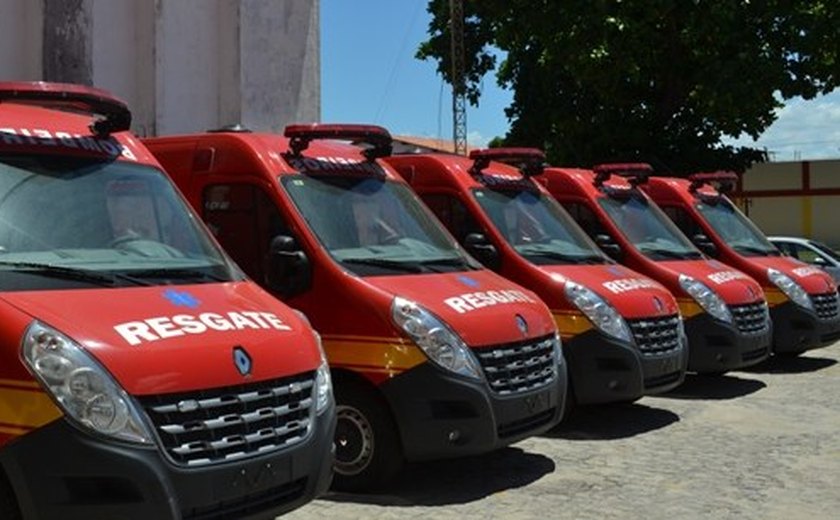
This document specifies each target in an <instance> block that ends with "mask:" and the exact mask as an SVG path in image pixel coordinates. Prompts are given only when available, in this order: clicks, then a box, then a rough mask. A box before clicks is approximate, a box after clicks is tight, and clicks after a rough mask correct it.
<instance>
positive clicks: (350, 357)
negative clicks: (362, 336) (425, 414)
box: [324, 336, 426, 377]
mask: <svg viewBox="0 0 840 520" xmlns="http://www.w3.org/2000/svg"><path fill="white" fill-rule="evenodd" d="M324 350H325V351H326V353H327V359H328V360H329V362H330V365H333V366H337V367H344V368H349V369H351V370H357V371H363V372H375V373H385V374H388V375H389V376H390V377H393V376H395V375H397V374H400V373H401V372H405V371H406V370H408V369H410V368H413V367H415V366H417V365H419V364H421V363H425V362H426V355H425V354H423V352H421V351H420V349H419V348H418V347H417V346H416V345H414V344H413V343H411V342H409V341H408V340H400V339H398V338H394V339H392V340H390V341H387V338H377V341H375V342H374V341H358V340H355V339H354V340H352V341H348V340H335V339H333V337H326V336H325V337H324Z"/></svg>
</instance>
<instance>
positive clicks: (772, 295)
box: [762, 287, 788, 307]
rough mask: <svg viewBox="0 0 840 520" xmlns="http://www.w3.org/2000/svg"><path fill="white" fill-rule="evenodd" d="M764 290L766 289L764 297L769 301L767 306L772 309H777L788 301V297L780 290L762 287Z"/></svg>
mask: <svg viewBox="0 0 840 520" xmlns="http://www.w3.org/2000/svg"><path fill="white" fill-rule="evenodd" d="M762 289H764V297H765V298H766V299H767V305H769V306H770V307H775V306H776V305H779V304H780V303H785V302H786V301H788V297H787V296H785V293H783V292H782V291H781V290H779V289H776V288H770V287H762Z"/></svg>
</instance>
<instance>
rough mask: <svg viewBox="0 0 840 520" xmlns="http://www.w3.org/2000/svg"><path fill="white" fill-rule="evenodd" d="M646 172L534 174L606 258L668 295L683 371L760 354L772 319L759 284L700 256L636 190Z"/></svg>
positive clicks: (751, 360)
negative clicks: (676, 310)
mask: <svg viewBox="0 0 840 520" xmlns="http://www.w3.org/2000/svg"><path fill="white" fill-rule="evenodd" d="M649 172H650V167H649V166H647V165H605V166H603V167H600V168H598V167H596V171H590V170H579V169H567V168H546V169H545V171H544V173H543V174H542V175H541V176H540V181H541V182H542V183H543V184H544V185H545V186H546V188H547V189H548V191H549V192H550V193H551V194H552V196H554V197H555V198H556V199H557V200H558V201H559V202H560V203H561V204H563V206H564V207H565V208H566V210H567V211H569V213H570V214H571V215H572V217H574V219H575V220H576V221H577V222H578V223H579V224H580V225H581V227H583V229H584V230H585V231H586V232H587V233H588V234H589V235H590V236H591V237H593V238H594V239H595V242H596V243H598V244H599V245H600V246H601V247H602V248H603V249H604V250H605V251H606V252H608V253H610V254H611V256H613V258H616V259H617V260H618V261H619V262H621V263H622V264H624V265H626V266H628V267H630V268H631V269H634V270H636V271H639V272H641V273H644V274H645V275H647V276H649V277H651V278H653V279H654V280H657V281H658V282H660V283H661V284H662V285H664V286H665V287H667V288H668V289H669V290H670V291H671V292H672V293H673V294H674V296H675V297H676V299H677V302H678V304H679V306H680V311H681V313H682V316H683V319H684V320H685V329H686V334H687V335H688V345H689V361H688V369H689V370H691V371H695V372H704V373H721V372H726V371H728V370H732V369H736V368H742V367H745V366H748V365H752V364H755V363H758V362H760V361H762V360H764V359H766V358H767V356H768V355H769V354H770V343H771V338H772V326H771V322H770V319H769V313H768V307H767V302H766V301H765V298H764V294H763V292H762V290H761V286H760V285H759V284H758V283H757V282H756V281H755V280H753V279H752V278H750V277H749V276H747V275H746V274H744V273H743V272H741V271H738V270H736V269H734V268H732V267H730V266H728V265H724V264H722V263H721V262H719V261H717V260H710V259H708V258H706V257H704V255H703V254H702V253H701V252H700V251H698V250H697V249H696V248H695V247H694V246H693V245H692V244H691V242H690V241H689V240H688V239H687V238H686V237H685V236H683V234H682V233H681V232H680V231H679V229H677V227H676V226H675V225H674V224H673V223H672V222H671V221H670V220H669V219H668V218H667V217H666V216H665V215H664V214H663V213H662V211H661V210H659V208H657V207H656V204H655V203H653V202H652V201H651V200H650V198H649V197H647V195H645V194H644V192H643V191H642V190H640V189H639V186H640V185H643V184H644V182H645V181H646V179H647V175H648V174H649ZM623 175H629V177H625V176H623Z"/></svg>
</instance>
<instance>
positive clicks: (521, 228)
mask: <svg viewBox="0 0 840 520" xmlns="http://www.w3.org/2000/svg"><path fill="white" fill-rule="evenodd" d="M473 196H474V197H475V200H476V201H478V204H479V205H480V206H481V208H482V209H483V210H484V212H485V213H486V214H487V215H488V216H489V217H490V220H492V221H493V225H494V226H496V229H497V230H498V231H499V233H501V234H502V235H503V236H504V237H505V240H507V242H508V243H509V244H510V245H511V246H513V248H514V249H515V250H516V252H517V253H519V254H520V255H522V256H523V257H525V258H527V259H528V260H529V261H531V262H533V263H535V264H561V263H562V264H579V263H595V264H603V263H607V262H608V260H607V259H606V257H604V255H603V254H601V253H600V252H599V250H598V249H597V247H596V246H595V244H594V243H592V242H591V241H590V240H589V239H588V238H587V237H586V235H585V234H584V232H583V230H581V229H580V228H579V227H578V226H577V224H575V223H574V221H573V220H572V218H571V217H570V216H569V215H568V213H566V211H565V210H563V209H562V208H561V207H560V205H559V204H557V203H556V202H555V201H553V200H551V199H549V198H548V197H544V196H543V195H541V194H540V193H535V192H532V191H526V190H501V191H497V190H490V189H476V190H473Z"/></svg>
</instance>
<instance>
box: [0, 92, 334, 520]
mask: <svg viewBox="0 0 840 520" xmlns="http://www.w3.org/2000/svg"><path fill="white" fill-rule="evenodd" d="M130 121H131V114H130V112H129V111H128V109H127V108H126V106H125V105H124V104H123V103H122V102H121V101H119V100H116V99H114V98H112V97H111V96H110V95H109V94H108V93H106V92H104V91H99V90H97V89H92V88H88V87H80V86H76V85H61V84H48V83H34V84H33V83H0V518H3V519H17V518H26V519H30V518H32V519H41V518H43V519H47V518H50V519H52V518H61V519H82V518H84V519H88V518H155V519H182V518H208V519H209V518H234V517H235V518H274V517H275V516H276V515H277V514H280V513H282V512H284V511H288V510H290V509H293V508H295V507H297V506H300V505H302V504H303V503H305V502H307V501H309V500H311V499H312V498H314V497H315V496H316V495H317V494H319V493H321V492H323V491H325V490H326V488H327V487H328V486H329V482H330V478H331V466H332V453H331V443H332V437H333V431H334V428H335V405H334V403H333V400H332V396H331V389H330V379H329V370H328V367H327V365H326V363H325V361H324V355H323V351H322V350H321V347H320V345H319V342H318V337H317V334H315V333H314V331H313V330H312V329H311V327H310V326H309V324H308V323H307V322H306V321H305V319H304V318H302V317H301V316H300V315H299V314H298V313H296V312H295V311H293V310H292V309H290V308H288V307H287V306H285V305H283V304H281V303H280V302H278V301H277V300H276V299H274V298H273V297H271V296H270V295H269V294H267V293H266V292H265V291H263V290H262V289H261V288H259V287H258V286H257V285H256V284H254V283H253V282H251V281H249V280H248V279H247V278H245V277H244V275H242V273H241V271H239V270H238V268H236V266H235V265H234V264H233V263H232V262H230V260H228V259H227V258H226V257H225V256H224V255H223V254H222V252H221V249H220V248H219V247H218V246H217V245H216V244H215V242H214V241H213V240H212V239H211V238H210V237H209V235H208V234H207V233H206V230H205V228H204V227H203V226H202V225H201V224H200V222H199V221H198V220H197V219H196V218H195V217H194V216H193V215H192V214H191V213H190V211H189V206H188V205H187V204H186V202H185V201H184V200H183V198H182V197H181V196H180V195H179V193H178V191H177V189H176V188H175V187H174V186H173V185H172V183H171V181H170V180H169V179H168V178H167V177H166V175H165V174H164V173H163V172H162V171H161V170H160V168H159V165H158V163H157V162H156V161H155V160H154V158H153V157H152V156H151V154H149V153H148V151H147V150H146V149H145V148H143V146H142V145H141V144H140V142H139V141H138V140H137V139H136V138H135V137H134V136H133V135H131V134H130V133H129V132H128V131H127V130H128V127H129V124H130Z"/></svg>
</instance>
